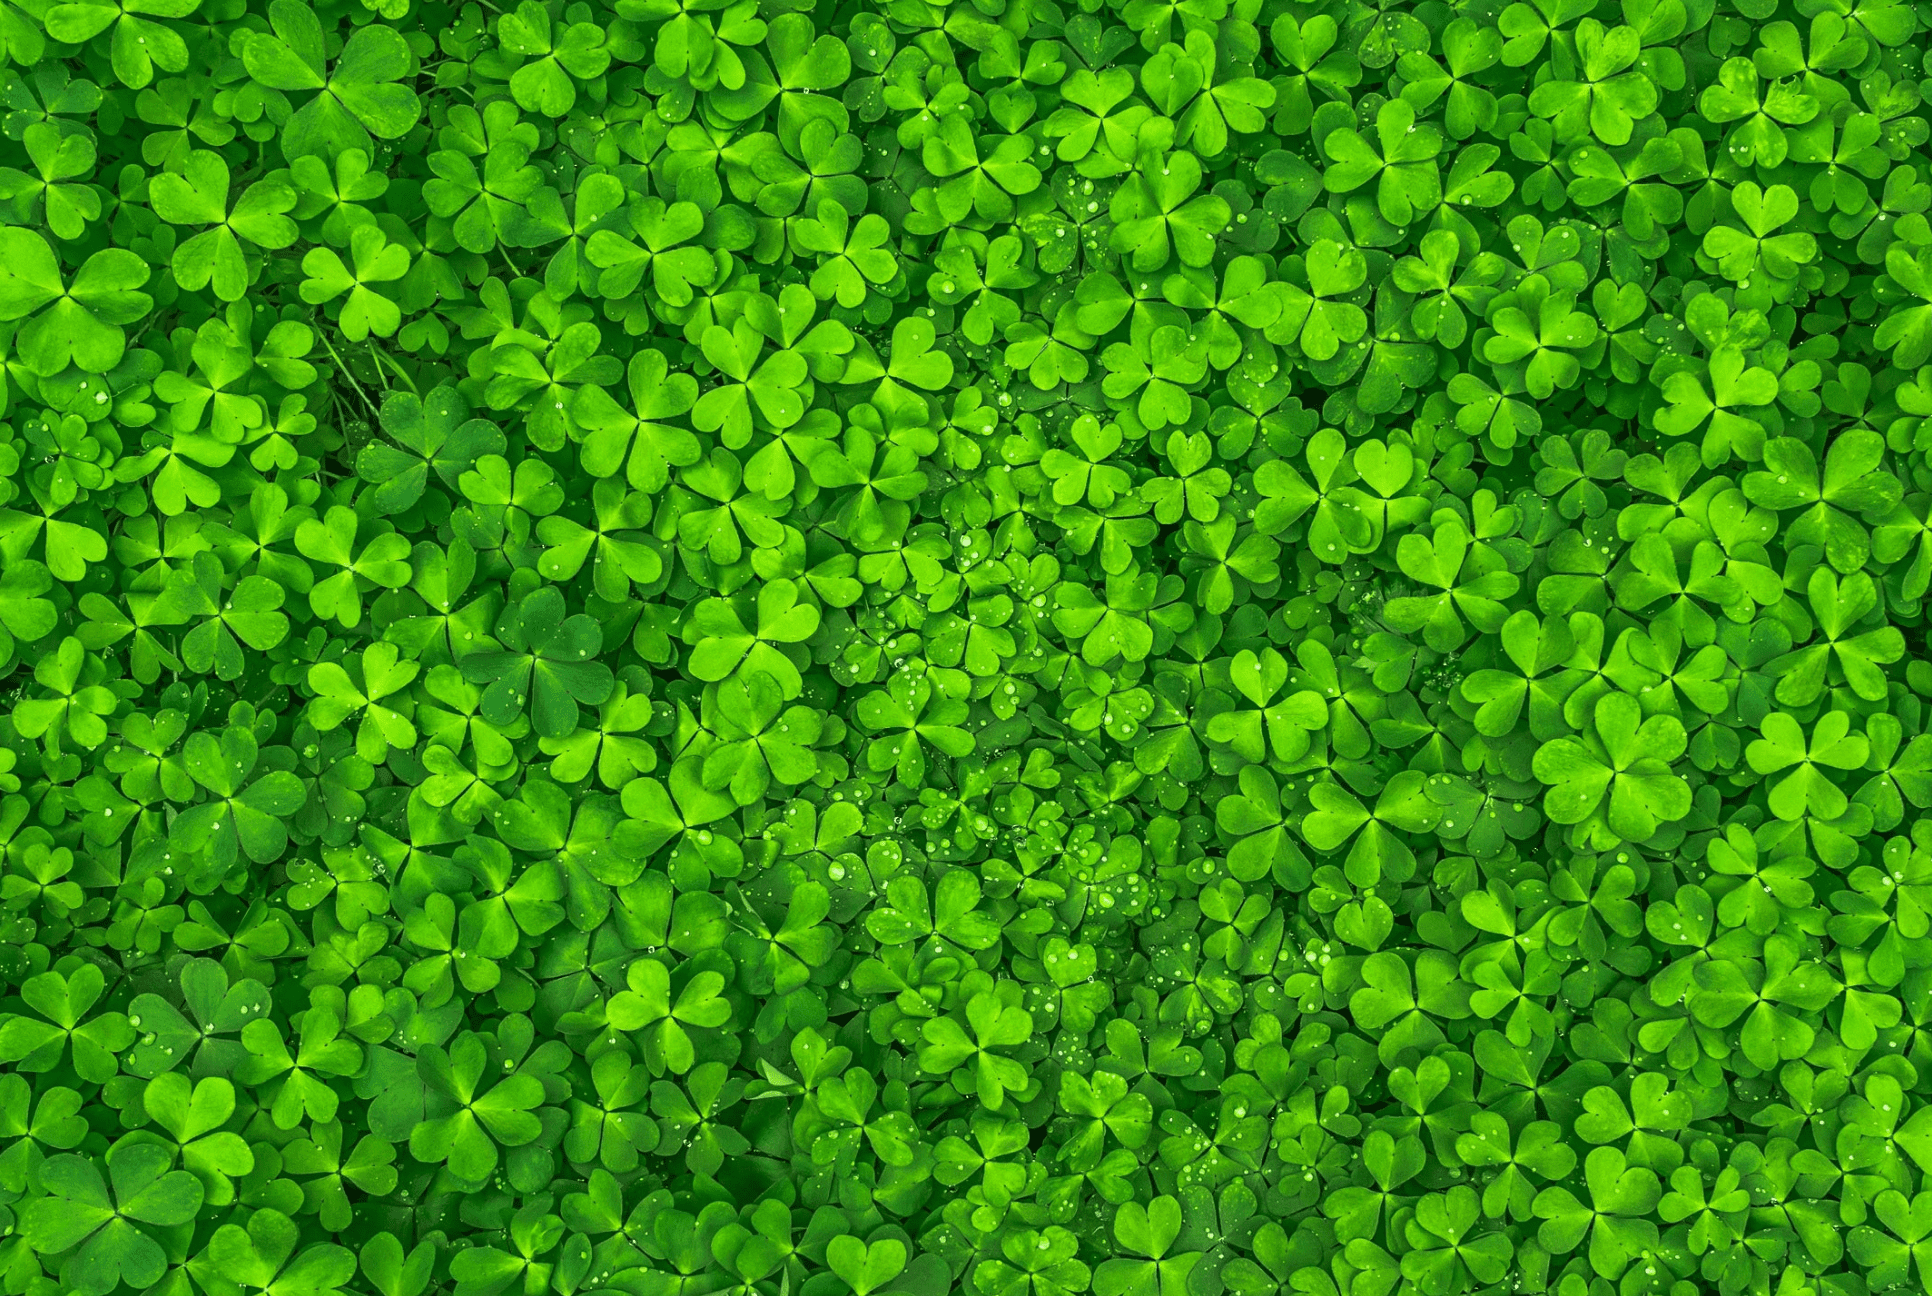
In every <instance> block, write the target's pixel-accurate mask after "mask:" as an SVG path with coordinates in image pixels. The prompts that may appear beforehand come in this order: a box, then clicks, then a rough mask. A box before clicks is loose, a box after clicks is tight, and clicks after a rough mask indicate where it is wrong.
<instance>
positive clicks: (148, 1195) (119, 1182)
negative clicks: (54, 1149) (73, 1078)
mask: <svg viewBox="0 0 1932 1296" xmlns="http://www.w3.org/2000/svg"><path fill="white" fill-rule="evenodd" d="M105 1164H106V1168H107V1178H106V1179H103V1177H102V1175H101V1167H100V1166H99V1165H97V1164H96V1163H95V1162H94V1161H93V1160H91V1159H89V1158H87V1157H82V1156H76V1155H73V1154H71V1153H69V1154H66V1155H62V1156H57V1157H49V1158H48V1159H47V1161H46V1163H45V1164H43V1165H42V1166H41V1168H40V1182H41V1184H42V1186H43V1187H45V1188H46V1189H47V1190H48V1195H46V1196H44V1197H39V1198H36V1199H35V1200H34V1201H33V1202H32V1204H31V1205H29V1206H28V1208H27V1210H26V1212H25V1217H24V1218H23V1220H22V1221H21V1222H22V1227H23V1231H24V1233H25V1236H26V1238H27V1241H28V1243H29V1245H31V1246H32V1247H33V1248H34V1249H35V1250H36V1251H39V1252H41V1253H42V1254H51V1255H64V1256H66V1259H65V1261H64V1263H63V1264H62V1265H61V1271H60V1272H61V1281H62V1282H64V1283H67V1284H69V1285H70V1286H72V1287H73V1289H74V1290H75V1291H79V1292H85V1293H87V1294H88V1296H104V1294H105V1293H107V1292H111V1291H113V1290H114V1288H115V1287H116V1286H118V1285H119V1284H121V1283H122V1282H126V1283H129V1284H131V1285H134V1286H139V1287H149V1286H152V1285H153V1284H154V1283H155V1282H157V1281H158V1280H159V1279H160V1277H161V1275H162V1273H163V1272H164V1271H165V1269H166V1267H167V1258H166V1252H164V1251H163V1250H162V1248H161V1244H160V1243H159V1242H157V1241H155V1239H154V1238H153V1237H152V1236H151V1235H150V1234H149V1233H148V1232H146V1231H145V1230H144V1229H143V1228H142V1227H141V1226H142V1225H146V1226H148V1227H150V1228H169V1227H172V1226H174V1225H178V1224H185V1223H188V1222H189V1221H191V1220H193V1219H194V1217H195V1214H196V1213H197V1212H198V1211H200V1209H201V1203H202V1190H201V1184H200V1183H199V1182H198V1181H197V1180H196V1179H195V1177H194V1176H193V1175H192V1174H189V1173H188V1172H187V1171H185V1170H170V1169H169V1168H168V1166H169V1157H168V1154H167V1152H166V1151H164V1150H163V1149H162V1148H159V1147H156V1146H154V1145H152V1144H146V1143H133V1144H121V1145H117V1146H116V1147H114V1148H112V1149H110V1150H109V1152H108V1154H107V1156H106V1158H105ZM110 1183H111V1184H112V1188H111V1190H110V1187H109V1184H110Z"/></svg>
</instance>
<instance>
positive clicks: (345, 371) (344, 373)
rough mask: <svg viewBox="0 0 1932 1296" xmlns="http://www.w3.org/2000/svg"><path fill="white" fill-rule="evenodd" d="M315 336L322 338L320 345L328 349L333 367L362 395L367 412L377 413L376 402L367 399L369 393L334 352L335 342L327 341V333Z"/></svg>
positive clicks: (319, 333)
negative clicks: (367, 408)
mask: <svg viewBox="0 0 1932 1296" xmlns="http://www.w3.org/2000/svg"><path fill="white" fill-rule="evenodd" d="M316 336H317V337H320V338H321V339H322V345H323V346H325V347H327V348H328V349H329V358H330V359H332V360H334V361H335V367H336V368H337V369H340V370H341V371H342V376H343V377H344V378H347V379H348V380H349V385H350V386H351V387H353V388H355V389H356V395H358V396H360V397H362V403H363V404H364V405H367V406H368V407H369V412H370V413H372V414H375V413H379V412H380V411H378V410H377V409H376V403H375V402H374V401H372V400H370V399H369V393H368V392H366V391H364V390H363V388H362V384H361V383H359V382H357V381H356V376H355V375H354V374H352V373H350V372H349V366H348V365H346V364H344V363H342V357H341V355H339V354H338V353H337V352H336V349H335V344H334V343H333V342H331V341H329V335H328V334H326V333H321V332H318V333H317V334H316Z"/></svg>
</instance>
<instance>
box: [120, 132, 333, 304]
mask: <svg viewBox="0 0 1932 1296" xmlns="http://www.w3.org/2000/svg"><path fill="white" fill-rule="evenodd" d="M229 183H230V177H229V171H228V164H227V163H225V162H223V161H222V159H221V156H220V154H217V153H210V152H208V151H207V150H205V149H196V150H194V151H193V152H191V153H189V154H188V156H187V158H186V159H185V161H184V163H183V165H182V169H181V170H180V171H179V172H174V171H168V172H163V173H162V174H161V175H158V176H156V177H155V179H154V188H153V202H154V210H155V215H157V216H159V217H161V219H162V220H165V221H167V222H169V223H170V224H174V225H212V226H214V228H213V229H211V230H207V231H205V232H204V233H201V234H197V235H195V236H194V237H193V238H191V239H189V240H188V241H187V242H185V243H183V244H181V245H180V246H179V247H178V248H176V249H175V253H174V262H173V267H174V277H175V281H176V282H177V283H179V284H181V285H182V286H183V287H184V288H189V289H198V288H201V287H202V286H204V285H206V284H209V283H211V282H212V283H213V285H214V290H215V296H216V297H218V298H220V299H221V300H222V301H229V302H232V301H239V300H240V299H241V297H242V295H243V294H244V293H245V292H246V291H247V290H248V283H249V280H248V267H247V264H246V262H245V260H244V258H243V255H242V247H241V240H242V239H247V240H248V241H249V242H250V243H253V244H255V245H256V246H258V247H263V248H269V249H275V248H284V247H287V246H288V245H289V244H291V243H293V242H294V241H295V238H296V232H297V231H296V225H295V222H294V221H293V220H291V219H289V217H288V216H287V215H286V213H287V212H288V211H289V210H291V209H292V208H293V207H294V206H295V190H294V189H292V188H290V187H289V186H288V185H286V184H283V183H281V182H279V181H270V180H259V181H257V182H255V183H254V184H252V185H250V186H249V187H248V189H247V190H245V191H244V192H243V193H242V195H241V196H240V197H239V198H238V199H237V200H236V201H235V203H234V205H233V207H232V208H231V207H230V205H229V201H228V189H229Z"/></svg>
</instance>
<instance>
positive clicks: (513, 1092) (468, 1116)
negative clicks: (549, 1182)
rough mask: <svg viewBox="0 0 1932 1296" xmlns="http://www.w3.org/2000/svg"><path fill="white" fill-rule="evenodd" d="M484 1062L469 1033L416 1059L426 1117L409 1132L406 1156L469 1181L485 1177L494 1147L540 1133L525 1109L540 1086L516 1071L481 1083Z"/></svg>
mask: <svg viewBox="0 0 1932 1296" xmlns="http://www.w3.org/2000/svg"><path fill="white" fill-rule="evenodd" d="M489 1062H490V1058H489V1053H488V1051H487V1050H486V1048H485V1045H484V1042H483V1041H482V1039H480V1038H479V1037H478V1036H477V1035H476V1034H474V1033H473V1032H470V1031H465V1032H463V1033H462V1034H461V1035H458V1036H457V1037H456V1039H455V1040H454V1041H452V1042H451V1044H450V1046H449V1048H448V1049H447V1050H445V1049H443V1048H441V1047H439V1046H436V1045H433V1044H432V1045H430V1046H428V1047H427V1048H425V1049H424V1050H423V1051H422V1052H421V1053H419V1054H418V1055H417V1059H416V1070H417V1074H418V1075H420V1076H421V1077H422V1081H423V1083H424V1084H425V1085H426V1086H428V1089H429V1095H430V1096H429V1106H428V1107H427V1109H426V1111H427V1112H428V1113H429V1114H428V1115H426V1116H425V1118H424V1119H423V1120H421V1121H418V1122H417V1124H416V1127H415V1128H414V1129H413V1130H411V1131H410V1135H409V1152H410V1155H411V1156H413V1157H415V1158H416V1159H417V1160H419V1161H431V1162H446V1163H447V1164H448V1166H449V1170H450V1173H451V1174H453V1175H455V1176H457V1177H458V1178H459V1179H462V1180H465V1181H468V1182H472V1183H474V1182H477V1181H479V1180H485V1179H488V1178H489V1177H490V1174H491V1172H492V1171H493V1170H495V1169H496V1166H497V1162H498V1160H499V1157H500V1155H501V1154H500V1152H499V1151H498V1148H499V1147H507V1148H516V1147H520V1146H522V1145H523V1144H525V1143H528V1142H529V1141H530V1140H531V1139H534V1138H535V1137H536V1136H537V1135H538V1133H540V1132H541V1130H542V1123H541V1122H540V1121H539V1119H538V1118H537V1116H536V1114H535V1113H534V1112H533V1111H532V1110H531V1109H532V1108H534V1107H536V1106H537V1105H538V1104H539V1103H541V1102H542V1101H543V1095H544V1090H543V1082H542V1081H540V1080H538V1079H537V1078H536V1077H535V1076H533V1075H527V1074H523V1073H521V1072H519V1073H517V1074H514V1075H506V1076H504V1077H502V1078H500V1079H498V1080H496V1081H495V1082H494V1083H491V1084H488V1085H485V1084H484V1083H483V1073H484V1069H485V1067H487V1066H488V1065H489Z"/></svg>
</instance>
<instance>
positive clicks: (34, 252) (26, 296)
mask: <svg viewBox="0 0 1932 1296" xmlns="http://www.w3.org/2000/svg"><path fill="white" fill-rule="evenodd" d="M71 7H74V8H79V7H80V6H71ZM147 281H148V267H147V265H146V263H145V262H143V261H142V260H141V258H139V257H137V256H135V255H134V254H133V253H132V252H128V251H126V250H124V249H121V248H103V249H101V250H100V251H98V252H95V253H94V254H93V255H92V256H90V257H88V258H87V260H86V261H84V262H83V263H82V264H81V267H80V269H78V270H77V271H75V272H74V274H73V276H72V278H71V279H70V278H68V277H67V276H66V275H64V274H62V272H61V269H60V264H59V261H58V260H57V259H56V257H55V255H54V251H53V249H52V248H50V247H48V246H47V240H45V239H43V238H41V237H40V235H38V234H35V233H34V232H32V231H31V230H25V229H21V228H20V227H18V226H13V227H10V228H8V229H6V230H0V323H5V322H7V321H10V320H21V319H25V320H26V321H27V322H26V323H25V324H23V325H21V326H20V329H19V332H18V333H17V334H16V335H15V345H16V346H17V347H18V349H19V354H20V357H21V359H22V361H23V362H24V363H25V364H26V365H27V366H28V367H29V368H30V369H31V371H32V372H33V373H35V374H38V375H39V376H40V377H42V378H51V377H53V376H54V375H55V374H58V373H59V372H60V371H61V370H63V369H65V368H66V367H67V366H68V365H69V364H70V363H71V364H74V365H77V366H78V367H80V368H81V369H83V370H85V371H87V372H88V373H92V374H104V373H107V372H108V371H109V370H111V369H113V368H114V367H115V366H116V365H118V364H119V363H120V362H121V357H122V355H123V354H124V353H125V352H126V350H127V334H126V332H125V330H124V329H123V328H122V327H121V326H122V325H124V324H130V323H133V322H134V321H135V320H138V319H140V318H141V317H142V316H144V315H146V314H147V313H148V311H149V310H150V309H152V308H153V305H154V299H153V298H152V297H150V296H148V294H146V293H144V292H140V291H138V290H139V289H140V287H141V286H142V285H143V284H145V283H146V282H147ZM36 312H38V313H36ZM29 317H31V318H29Z"/></svg>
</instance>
